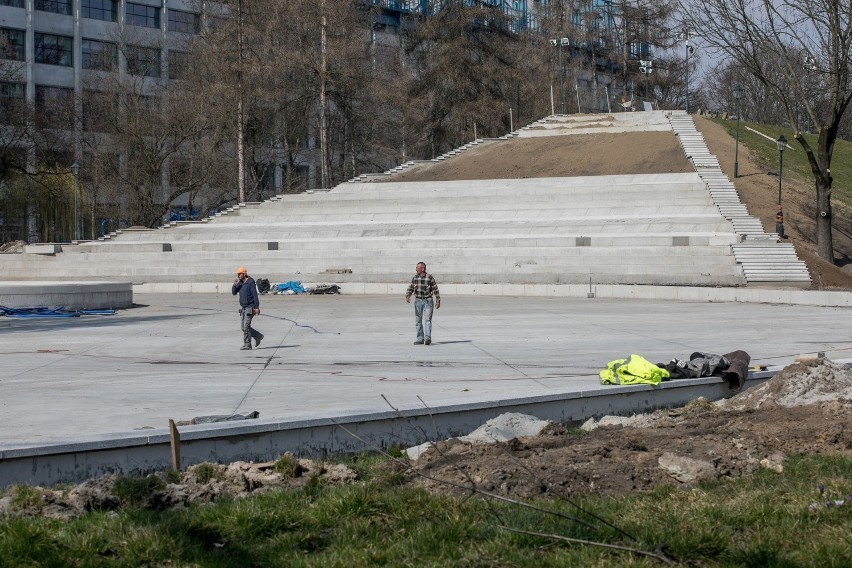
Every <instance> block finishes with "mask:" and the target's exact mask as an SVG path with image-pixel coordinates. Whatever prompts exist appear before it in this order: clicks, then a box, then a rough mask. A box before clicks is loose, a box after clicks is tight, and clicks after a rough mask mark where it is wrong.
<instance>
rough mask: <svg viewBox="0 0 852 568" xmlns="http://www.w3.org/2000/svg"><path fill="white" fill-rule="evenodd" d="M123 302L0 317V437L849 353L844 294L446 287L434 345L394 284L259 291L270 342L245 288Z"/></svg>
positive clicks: (527, 389)
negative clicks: (635, 358)
mask: <svg viewBox="0 0 852 568" xmlns="http://www.w3.org/2000/svg"><path fill="white" fill-rule="evenodd" d="M134 300H135V302H136V304H137V305H136V307H134V308H132V309H127V310H121V311H119V312H118V313H117V314H116V315H114V316H85V317H80V318H73V319H61V320H50V319H28V320H17V319H11V318H0V450H4V449H7V450H8V449H10V448H14V447H20V446H22V445H32V444H44V443H52V442H61V441H71V440H75V439H80V438H81V437H90V436H103V435H105V434H108V433H116V432H125V433H127V432H137V433H139V434H143V433H144V432H145V431H147V430H148V429H151V428H156V429H162V428H166V427H167V425H168V420H169V419H174V420H176V421H181V420H190V419H192V418H194V417H199V416H209V415H230V414H244V413H249V412H252V411H258V412H260V417H261V419H273V418H275V419H278V420H282V421H285V420H286V421H293V420H311V419H319V418H324V417H327V416H340V415H347V414H349V415H352V414H360V413H370V412H386V411H388V410H390V406H389V404H390V405H393V406H394V407H396V408H399V409H403V410H404V409H414V408H418V409H419V408H422V407H423V406H424V405H428V406H429V407H438V406H442V405H451V404H465V403H478V402H483V401H494V400H504V399H516V398H520V397H530V396H539V395H544V396H547V395H554V394H559V393H571V392H591V391H598V390H601V389H603V390H606V389H607V388H614V387H605V386H602V385H600V382H599V380H598V377H597V372H598V370H600V369H601V368H602V367H603V366H605V364H606V363H607V362H608V361H610V360H612V359H616V358H619V357H626V356H628V355H630V354H631V353H637V354H640V355H642V356H644V357H646V358H647V359H649V360H650V361H652V362H666V361H668V360H670V359H671V358H673V357H677V358H688V357H689V356H690V354H691V353H692V352H694V351H702V352H712V353H720V354H721V353H726V352H729V351H733V350H737V349H742V350H745V351H747V352H748V353H749V354H750V355H751V356H752V362H753V364H763V365H768V366H770V368H773V367H776V368H780V367H781V366H784V365H786V364H789V363H790V362H792V361H793V360H794V358H795V357H796V356H797V355H799V354H801V353H813V352H817V351H823V352H825V354H826V356H827V357H829V358H832V359H842V358H845V357H848V354H849V352H850V349H852V311H850V309H849V308H839V307H818V306H802V305H780V304H743V303H709V302H675V301H659V300H621V299H603V298H593V299H587V298H566V297H508V296H503V297H498V296H460V295H446V294H445V297H444V298H443V305H442V307H441V309H440V310H438V311H436V314H435V318H434V331H433V341H434V344H433V345H431V346H428V347H426V346H416V345H413V344H412V343H413V340H414V326H413V323H414V322H413V305H408V304H406V303H405V302H404V300H403V299H402V297H400V296H396V295H387V296H379V295H373V296H371V295H357V296H347V295H340V296H333V295H298V296H284V295H276V296H270V295H266V296H262V298H261V308H262V312H263V313H262V315H261V316H259V317H258V318H256V320H255V323H256V327H257V329H259V330H260V331H261V332H262V333H264V334H265V335H266V338H265V340H264V341H263V343H262V344H261V346H260V347H259V348H258V349H254V350H252V351H240V350H239V347H240V345H241V332H240V329H239V320H238V315H237V310H236V305H237V302H236V300H235V299H234V298H233V297H232V296H230V295H222V294H136V295H135V298H134Z"/></svg>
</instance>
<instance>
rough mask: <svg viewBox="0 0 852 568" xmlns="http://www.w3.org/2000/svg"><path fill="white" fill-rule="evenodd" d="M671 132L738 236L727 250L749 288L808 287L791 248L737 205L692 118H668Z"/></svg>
mask: <svg viewBox="0 0 852 568" xmlns="http://www.w3.org/2000/svg"><path fill="white" fill-rule="evenodd" d="M669 120H670V121H671V125H672V131H673V132H674V133H675V136H677V137H678V140H679V141H680V144H681V147H682V148H683V151H684V152H685V153H686V157H687V158H688V159H689V160H690V162H692V165H693V166H694V167H695V171H696V172H697V173H698V175H699V176H700V177H701V179H702V180H703V181H704V183H705V184H706V186H707V190H708V191H709V192H710V195H711V197H712V198H713V202H714V203H715V204H716V205H717V206H718V207H719V211H720V212H721V214H722V215H723V216H724V217H725V218H726V219H728V220H730V221H731V223H732V224H733V226H734V231H735V232H736V233H737V235H738V236H739V239H738V242H737V244H735V245H733V246H732V247H731V250H732V251H733V253H734V256H735V257H736V259H737V262H738V263H739V264H740V265H741V266H742V267H743V273H744V274H745V277H746V279H747V281H748V282H749V283H750V284H761V283H769V284H777V283H783V284H789V285H795V286H802V287H806V286H810V285H811V277H810V274H809V273H808V268H807V266H806V265H805V263H804V262H803V261H802V260H801V259H799V257H798V256H797V255H796V251H795V249H794V248H793V245H792V244H790V243H788V242H779V238H778V235H777V234H775V233H767V232H765V231H764V230H763V225H761V223H760V220H758V219H757V218H756V217H753V216H751V215H750V214H749V213H748V211H747V210H746V207H745V205H744V204H743V203H742V202H741V201H740V198H739V194H738V193H737V189H736V187H735V186H734V184H733V183H732V182H731V180H729V179H728V176H726V175H725V174H724V172H722V167H721V165H720V164H719V160H718V159H717V158H716V156H714V155H713V154H711V153H710V150H709V149H708V148H707V143H706V142H705V140H704V135H703V134H701V133H700V132H699V131H698V130H697V129H696V128H695V123H694V122H693V120H692V117H691V116H689V115H688V114H686V113H685V112H683V111H673V112H671V113H670V114H669Z"/></svg>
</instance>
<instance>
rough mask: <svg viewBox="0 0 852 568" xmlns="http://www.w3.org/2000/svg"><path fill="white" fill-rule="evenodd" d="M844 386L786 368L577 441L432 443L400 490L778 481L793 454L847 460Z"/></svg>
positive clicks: (848, 408)
mask: <svg viewBox="0 0 852 568" xmlns="http://www.w3.org/2000/svg"><path fill="white" fill-rule="evenodd" d="M849 376H850V371H849V369H847V368H845V367H844V366H842V365H838V364H835V363H832V362H830V361H827V360H821V361H816V362H812V363H803V364H795V365H791V366H789V367H787V368H786V369H784V371H782V372H780V373H778V374H777V375H776V376H775V377H773V378H772V379H770V380H769V381H767V382H766V383H764V384H763V385H761V386H759V387H756V388H754V389H748V390H746V391H744V392H742V393H740V394H737V395H735V396H733V397H732V398H731V399H729V400H728V401H726V402H725V403H723V404H714V403H711V402H709V401H707V400H705V399H698V400H696V401H693V402H692V403H690V404H688V405H686V406H684V407H682V408H677V409H666V410H659V411H657V412H654V413H650V414H644V415H640V416H636V417H631V418H627V419H625V418H620V417H617V418H614V419H609V418H604V419H601V420H599V421H595V424H594V425H593V426H589V425H586V427H585V428H584V430H585V433H583V434H576V433H574V432H570V431H566V429H564V428H553V429H551V431H550V432H549V433H548V434H546V435H543V436H535V437H528V438H516V439H514V440H510V441H508V442H505V443H496V444H492V445H475V444H471V443H465V442H463V441H460V440H458V439H453V440H450V441H447V442H439V443H437V444H435V448H433V449H431V450H428V451H426V452H424V453H423V454H422V456H421V458H420V460H418V461H417V462H415V463H414V464H413V467H412V469H411V470H410V471H409V472H408V475H409V483H411V484H413V485H416V486H421V487H425V488H427V489H428V490H430V491H434V492H463V491H464V490H463V489H460V488H459V487H452V486H450V485H447V484H445V483H441V482H438V481H435V480H446V481H449V482H450V483H452V484H456V485H457V486H460V487H471V486H476V487H478V488H480V489H482V490H485V491H490V492H495V493H499V494H502V495H506V496H514V497H525V498H526V497H541V496H546V495H547V494H549V493H550V492H554V491H555V492H559V493H563V494H564V493H576V492H580V493H584V492H585V493H590V492H595V493H600V494H624V493H630V492H635V491H647V490H650V489H652V488H654V487H656V486H660V485H681V484H690V483H695V482H698V481H702V480H711V479H725V478H736V477H739V476H743V475H748V474H751V473H754V472H755V471H757V470H759V469H760V468H771V469H773V470H775V471H779V472H780V471H783V468H784V461H785V460H786V457H787V456H789V455H792V454H802V453H805V454H822V453H832V454H843V455H847V456H852V398H850V396H849V394H850V384H849ZM607 424H608V425H607ZM420 474H423V475H420ZM424 476H428V478H427V477H424ZM429 478H431V479H429Z"/></svg>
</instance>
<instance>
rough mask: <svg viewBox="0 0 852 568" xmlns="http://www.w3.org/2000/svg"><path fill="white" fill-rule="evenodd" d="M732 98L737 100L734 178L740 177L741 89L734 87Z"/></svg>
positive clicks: (738, 86)
mask: <svg viewBox="0 0 852 568" xmlns="http://www.w3.org/2000/svg"><path fill="white" fill-rule="evenodd" d="M734 98H735V99H737V144H736V146H734V177H735V178H736V177H739V175H740V99H741V98H743V88H742V87H741V86H740V85H737V86H736V87H734Z"/></svg>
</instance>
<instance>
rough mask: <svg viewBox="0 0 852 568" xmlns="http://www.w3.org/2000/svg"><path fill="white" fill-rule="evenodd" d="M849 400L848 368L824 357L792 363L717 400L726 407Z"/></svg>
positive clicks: (851, 379)
mask: <svg viewBox="0 0 852 568" xmlns="http://www.w3.org/2000/svg"><path fill="white" fill-rule="evenodd" d="M832 401H845V402H847V403H852V369H850V368H849V367H848V366H846V365H841V364H839V363H833V362H831V361H828V360H824V359H823V360H813V361H806V362H802V363H794V364H792V365H790V366H788V367H785V368H784V369H783V370H782V371H781V372H780V373H778V374H776V375H775V376H774V377H772V379H771V380H769V381H767V382H765V383H763V384H762V385H760V386H758V387H755V388H752V389H748V390H747V391H746V392H744V393H742V394H740V395H737V396H735V397H733V398H731V399H728V400H724V401H721V402H720V407H722V408H724V409H728V410H750V409H753V410H756V409H758V408H763V407H764V406H767V407H769V406H785V407H788V408H789V407H793V406H802V405H805V404H817V403H821V402H832Z"/></svg>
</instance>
